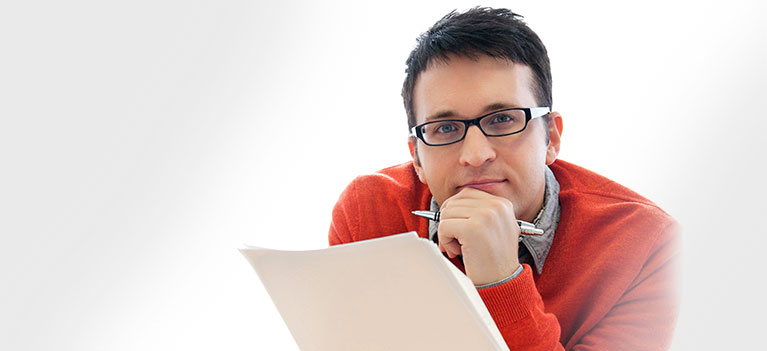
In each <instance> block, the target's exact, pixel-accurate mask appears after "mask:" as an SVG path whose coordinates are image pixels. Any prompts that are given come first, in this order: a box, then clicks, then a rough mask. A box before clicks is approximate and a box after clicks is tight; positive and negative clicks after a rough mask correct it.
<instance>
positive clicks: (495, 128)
mask: <svg viewBox="0 0 767 351" xmlns="http://www.w3.org/2000/svg"><path fill="white" fill-rule="evenodd" d="M550 112H551V107H525V108H507V109H503V110H500V111H495V112H490V113H488V114H486V115H483V116H480V117H477V118H475V119H469V120H462V119H445V120H438V121H432V122H426V123H423V124H419V125H417V126H415V127H413V128H412V129H410V136H416V137H418V139H421V141H423V142H424V144H426V145H429V146H442V145H450V144H454V143H457V142H459V141H461V140H463V138H465V137H466V131H468V130H469V127H470V126H473V125H474V126H477V127H479V130H480V131H482V134H485V135H486V136H489V137H501V136H506V135H512V134H516V133H519V132H522V131H523V130H525V128H527V123H528V122H530V120H531V119H533V118H538V117H541V116H545V115H547V114H549V113H550Z"/></svg>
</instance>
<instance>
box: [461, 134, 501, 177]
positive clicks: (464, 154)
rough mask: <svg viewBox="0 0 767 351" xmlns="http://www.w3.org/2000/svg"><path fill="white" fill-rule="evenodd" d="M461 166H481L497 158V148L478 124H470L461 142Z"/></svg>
mask: <svg viewBox="0 0 767 351" xmlns="http://www.w3.org/2000/svg"><path fill="white" fill-rule="evenodd" d="M460 152H461V154H460V158H459V160H458V161H459V162H460V165H461V166H472V167H480V166H482V165H484V164H485V163H486V162H492V161H493V160H495V156H496V154H495V149H494V148H493V145H492V144H491V143H490V140H488V137H487V136H485V134H484V133H482V131H481V130H479V127H477V126H470V127H469V129H468V130H467V131H466V137H465V138H464V139H463V141H462V142H461V151H460Z"/></svg>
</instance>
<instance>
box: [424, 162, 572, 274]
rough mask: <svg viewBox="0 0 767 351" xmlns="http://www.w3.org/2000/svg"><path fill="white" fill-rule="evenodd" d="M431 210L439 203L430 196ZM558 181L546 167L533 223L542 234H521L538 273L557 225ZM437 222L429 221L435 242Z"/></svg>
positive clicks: (430, 233)
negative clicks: (541, 192)
mask: <svg viewBox="0 0 767 351" xmlns="http://www.w3.org/2000/svg"><path fill="white" fill-rule="evenodd" d="M430 210H431V211H439V205H438V204H437V202H436V201H434V197H432V198H431V205H430ZM559 217H560V206H559V182H557V178H556V177H554V172H552V171H551V169H550V168H549V167H546V189H545V190H544V194H543V206H542V207H541V210H540V211H539V212H538V215H537V216H536V217H535V220H534V221H533V223H534V224H535V227H536V228H538V229H543V235H522V236H521V237H522V239H521V242H522V244H523V245H524V246H525V247H526V248H527V250H528V251H529V253H530V255H531V256H532V258H533V263H534V264H535V268H536V271H537V272H538V274H541V273H542V272H543V264H544V262H545V261H546V257H547V256H548V255H549V250H550V249H551V244H552V243H553V242H554V232H555V231H556V230H557V225H559ZM436 237H437V223H436V222H433V221H429V239H431V240H432V241H434V242H436V241H437V240H436Z"/></svg>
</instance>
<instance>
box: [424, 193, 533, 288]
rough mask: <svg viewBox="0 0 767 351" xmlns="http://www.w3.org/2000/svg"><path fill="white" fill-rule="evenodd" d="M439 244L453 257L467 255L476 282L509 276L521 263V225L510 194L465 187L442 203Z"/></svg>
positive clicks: (497, 279)
mask: <svg viewBox="0 0 767 351" xmlns="http://www.w3.org/2000/svg"><path fill="white" fill-rule="evenodd" d="M437 236H438V237H439V247H440V250H442V252H446V253H447V255H448V257H450V258H453V257H456V256H457V255H459V254H462V255H463V263H464V266H465V267H466V275H467V276H468V277H469V279H471V281H472V282H473V283H474V285H483V284H489V283H493V282H497V281H499V280H502V279H505V278H507V277H508V276H510V275H511V274H512V273H514V271H515V270H517V268H518V267H519V257H518V256H517V255H518V253H517V248H518V246H519V241H518V240H519V226H518V225H517V219H516V217H515V216H514V205H513V204H512V203H511V202H510V201H509V200H508V199H506V198H503V197H498V196H495V195H492V194H489V193H486V192H484V191H481V190H477V189H473V188H464V189H462V190H461V191H460V192H459V193H458V194H455V195H453V196H451V197H450V198H448V199H447V200H445V201H444V202H443V203H442V206H440V220H439V226H438V227H437Z"/></svg>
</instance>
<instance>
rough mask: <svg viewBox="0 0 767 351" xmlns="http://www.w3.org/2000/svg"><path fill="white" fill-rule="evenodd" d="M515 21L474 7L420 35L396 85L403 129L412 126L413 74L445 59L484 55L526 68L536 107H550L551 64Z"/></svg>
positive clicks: (507, 13) (515, 17) (538, 42)
mask: <svg viewBox="0 0 767 351" xmlns="http://www.w3.org/2000/svg"><path fill="white" fill-rule="evenodd" d="M521 18H522V16H520V15H518V14H516V13H514V12H511V10H507V9H493V8H487V7H475V8H472V9H470V10H468V11H466V12H464V13H457V12H456V11H455V10H453V11H452V12H450V13H448V14H447V15H446V16H445V17H442V19H440V20H439V21H437V23H435V24H434V26H432V27H431V28H430V29H429V30H428V31H426V32H425V33H423V34H421V35H420V36H419V37H418V39H417V41H416V47H415V49H413V51H411V52H410V56H409V57H408V58H407V62H406V64H407V69H406V71H405V73H407V76H406V77H405V82H404V84H403V85H402V99H403V100H404V103H405V111H406V113H407V121H408V129H410V128H412V127H413V126H415V112H414V110H413V89H414V87H415V81H416V79H417V78H418V75H419V74H421V72H423V71H424V70H426V68H427V67H428V65H429V64H431V63H433V62H434V61H435V60H439V61H441V62H446V61H448V60H449V56H450V55H459V56H464V57H469V58H476V57H477V56H478V55H487V56H490V57H493V58H502V59H507V60H510V61H511V62H514V63H518V64H524V65H527V66H529V67H530V69H531V70H532V71H533V74H534V75H535V77H534V78H535V86H534V87H533V88H534V89H535V91H534V93H535V97H536V100H537V103H538V105H539V106H551V103H552V98H551V65H550V64H549V56H548V54H547V53H546V47H545V46H544V45H543V43H542V42H541V39H540V38H538V35H536V34H535V32H533V31H532V30H531V29H530V28H529V27H528V26H527V25H526V24H525V23H524V22H522V20H521ZM546 122H548V115H547V116H546Z"/></svg>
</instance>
